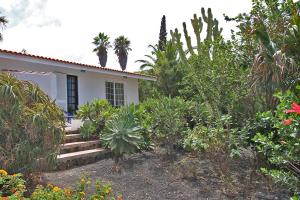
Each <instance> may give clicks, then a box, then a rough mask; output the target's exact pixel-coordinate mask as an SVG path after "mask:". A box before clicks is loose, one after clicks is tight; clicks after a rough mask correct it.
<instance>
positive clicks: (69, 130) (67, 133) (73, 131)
mask: <svg viewBox="0 0 300 200" xmlns="http://www.w3.org/2000/svg"><path fill="white" fill-rule="evenodd" d="M65 133H66V135H69V134H79V133H80V130H79V129H76V130H73V129H67V128H66V129H65Z"/></svg>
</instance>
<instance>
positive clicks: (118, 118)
mask: <svg viewBox="0 0 300 200" xmlns="http://www.w3.org/2000/svg"><path fill="white" fill-rule="evenodd" d="M141 132H142V129H141V127H140V126H139V123H138V120H137V118H136V116H135V106H134V105H129V106H126V107H123V108H121V109H120V111H119V112H118V114H116V115H115V116H113V117H112V119H111V120H110V121H108V122H107V124H106V127H105V129H104V131H103V135H102V137H101V140H102V141H103V142H104V143H106V144H108V146H109V147H110V148H111V150H112V152H113V154H114V157H115V163H116V164H118V163H119V159H120V158H122V157H123V155H124V154H130V153H134V152H136V151H137V150H138V149H139V146H140V144H141V143H142V142H143V137H142V135H141Z"/></svg>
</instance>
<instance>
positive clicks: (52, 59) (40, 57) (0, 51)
mask: <svg viewBox="0 0 300 200" xmlns="http://www.w3.org/2000/svg"><path fill="white" fill-rule="evenodd" d="M0 53H8V54H14V55H20V56H28V57H31V58H37V59H43V60H50V61H56V62H61V63H66V64H73V65H79V66H81V67H87V68H94V69H99V70H105V71H112V72H119V73H123V74H124V75H126V74H128V75H137V76H141V77H145V78H151V79H153V78H155V77H153V76H148V75H144V74H139V73H133V72H126V71H121V70H116V69H112V68H106V67H101V66H96V65H88V64H83V63H78V62H73V61H67V60H60V59H56V58H49V57H45V56H38V55H33V54H28V53H21V52H16V51H10V50H6V49H0Z"/></svg>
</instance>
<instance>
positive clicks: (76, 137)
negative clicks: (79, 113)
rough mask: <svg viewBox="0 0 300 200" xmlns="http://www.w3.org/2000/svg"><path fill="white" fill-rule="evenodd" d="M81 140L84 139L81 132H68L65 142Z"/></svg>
mask: <svg viewBox="0 0 300 200" xmlns="http://www.w3.org/2000/svg"><path fill="white" fill-rule="evenodd" d="M80 140H82V138H81V136H80V134H67V135H66V136H65V140H64V142H65V143H70V142H78V141H80Z"/></svg>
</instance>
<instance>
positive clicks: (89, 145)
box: [60, 140, 100, 154]
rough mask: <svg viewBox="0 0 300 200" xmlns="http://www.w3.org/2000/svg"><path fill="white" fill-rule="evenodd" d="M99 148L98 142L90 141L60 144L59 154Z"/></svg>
mask: <svg viewBox="0 0 300 200" xmlns="http://www.w3.org/2000/svg"><path fill="white" fill-rule="evenodd" d="M99 146H100V141H99V140H91V141H79V142H70V143H65V144H61V147H60V153H61V154H64V153H71V152H76V151H83V150H88V149H95V148H98V147H99Z"/></svg>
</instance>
